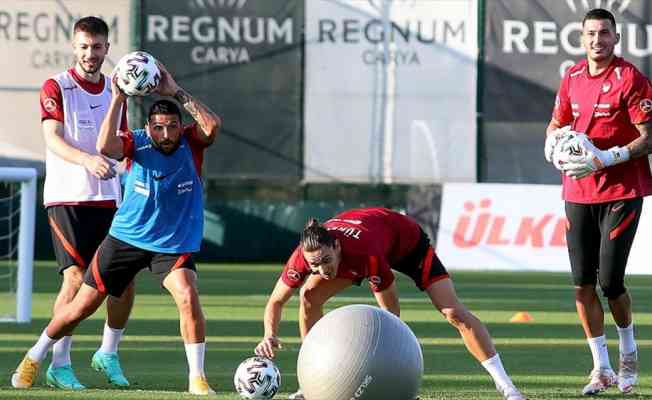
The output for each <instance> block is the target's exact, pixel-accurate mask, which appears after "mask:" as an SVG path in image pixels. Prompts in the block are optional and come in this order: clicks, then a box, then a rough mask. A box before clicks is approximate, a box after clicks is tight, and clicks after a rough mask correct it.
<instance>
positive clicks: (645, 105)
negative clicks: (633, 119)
mask: <svg viewBox="0 0 652 400" xmlns="http://www.w3.org/2000/svg"><path fill="white" fill-rule="evenodd" d="M638 106H639V108H640V109H641V111H643V112H644V113H649V112H650V111H652V99H643V100H641V101H640V103H638Z"/></svg>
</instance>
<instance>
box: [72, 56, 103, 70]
mask: <svg viewBox="0 0 652 400" xmlns="http://www.w3.org/2000/svg"><path fill="white" fill-rule="evenodd" d="M103 63H104V59H100V58H98V59H97V61H95V63H94V64H93V65H88V64H86V63H85V62H84V61H81V60H80V61H77V64H79V67H80V68H81V69H82V71H84V72H86V73H87V74H94V73H96V72H97V71H99V70H100V69H101V68H102V64H103Z"/></svg>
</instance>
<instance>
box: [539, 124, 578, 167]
mask: <svg viewBox="0 0 652 400" xmlns="http://www.w3.org/2000/svg"><path fill="white" fill-rule="evenodd" d="M572 132H573V131H571V127H570V125H566V126H564V127H562V128H557V129H555V130H554V131H552V133H551V134H549V135H548V136H546V144H545V145H544V148H543V153H544V155H545V157H546V161H548V162H552V160H553V154H554V153H555V148H556V147H557V146H559V144H560V142H563V141H564V140H565V139H568V137H569V135H570V133H572Z"/></svg>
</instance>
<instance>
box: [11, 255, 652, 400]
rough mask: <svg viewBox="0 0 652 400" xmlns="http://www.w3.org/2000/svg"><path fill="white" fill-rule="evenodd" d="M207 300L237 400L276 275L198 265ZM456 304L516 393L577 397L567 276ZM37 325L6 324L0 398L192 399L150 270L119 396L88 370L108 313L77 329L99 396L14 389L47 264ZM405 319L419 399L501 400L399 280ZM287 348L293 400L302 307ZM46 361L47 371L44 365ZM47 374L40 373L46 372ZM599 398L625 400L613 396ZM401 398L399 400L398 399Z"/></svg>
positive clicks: (354, 295) (468, 283)
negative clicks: (486, 341)
mask: <svg viewBox="0 0 652 400" xmlns="http://www.w3.org/2000/svg"><path fill="white" fill-rule="evenodd" d="M198 269H199V271H200V285H199V286H200V292H201V299H202V304H203V307H204V312H205V314H206V317H207V334H208V337H207V343H208V352H207V355H206V372H207V375H208V377H209V381H210V382H211V384H212V385H213V386H214V387H215V389H216V390H217V391H218V393H219V398H221V399H233V400H235V399H238V398H239V397H238V396H237V395H236V394H235V393H234V390H233V383H232V378H233V372H234V371H235V368H236V367H237V365H238V363H239V362H240V361H241V360H243V359H244V358H246V357H248V356H250V355H251V354H252V352H253V348H254V346H255V344H256V343H257V342H258V340H260V335H262V322H261V320H262V314H263V308H264V305H265V301H266V296H267V294H268V293H269V291H270V290H271V288H272V287H273V285H274V283H275V281H276V278H277V277H278V273H279V270H280V265H250V264H200V265H199V266H198ZM452 276H453V279H454V282H455V286H456V289H457V292H458V295H459V296H460V298H461V299H462V300H463V302H464V303H465V304H466V306H467V307H468V308H469V309H471V310H472V311H473V312H474V313H475V314H476V315H477V316H478V317H479V318H480V319H481V320H482V321H483V322H484V323H485V324H486V325H487V326H488V328H489V330H490V332H491V334H492V336H493V338H494V341H495V344H496V347H497V348H498V351H499V352H500V354H501V358H502V359H503V362H504V364H505V366H506V367H507V369H508V371H509V372H510V373H511V375H512V378H513V379H514V381H515V383H516V384H517V385H518V386H519V387H520V388H522V389H523V391H524V392H526V393H527V395H528V397H529V398H530V399H578V398H581V397H582V396H580V389H581V387H582V386H583V385H584V384H585V383H586V379H587V375H588V372H589V370H590V368H591V358H590V354H589V351H588V346H587V345H586V341H585V340H584V338H583V334H582V331H581V328H580V326H579V324H578V322H577V317H576V314H575V306H574V298H573V291H572V287H571V285H570V278H569V276H568V275H567V274H556V273H540V272H538V273H535V272H528V273H525V272H520V273H514V272H500V273H493V272H491V273H489V272H455V271H453V272H452ZM34 277H35V282H34V283H35V285H34V299H33V306H34V315H33V321H32V323H31V324H27V325H17V324H8V323H2V324H0V374H1V375H0V398H2V399H110V400H114V399H178V398H194V396H190V395H187V394H185V393H184V392H185V391H186V390H187V387H186V386H187V379H186V378H187V377H186V373H187V371H186V361H185V353H184V349H183V344H182V341H181V338H180V337H179V333H178V332H179V326H178V318H177V311H176V308H175V306H174V304H173V302H172V299H171V297H170V296H169V295H168V294H167V293H166V292H165V291H163V290H162V289H161V288H160V287H159V285H158V281H157V280H156V279H155V278H154V277H153V276H152V275H150V274H149V273H148V272H143V273H141V274H140V275H139V276H138V277H137V285H136V287H137V289H136V290H137V297H136V305H135V307H134V311H133V314H132V317H131V320H130V322H129V326H128V328H127V331H126V335H125V337H124V339H123V341H122V344H121V346H120V354H121V359H122V364H123V367H124V369H125V372H126V375H127V377H128V378H129V379H130V380H131V382H132V387H131V388H130V389H128V390H115V389H113V388H111V387H109V385H108V384H107V383H106V382H105V381H104V380H103V378H102V376H100V375H98V374H97V373H96V372H94V371H93V370H91V368H90V358H91V356H92V354H93V352H94V351H95V350H96V348H97V346H98V345H99V342H100V338H101V330H102V326H103V320H104V317H105V312H104V310H103V309H101V310H99V311H98V312H97V313H96V314H95V315H94V316H93V317H91V318H90V319H89V320H88V321H85V322H84V323H82V324H81V325H80V326H79V328H78V329H77V332H76V336H75V339H74V345H73V356H72V357H73V366H74V367H75V370H76V372H77V375H78V377H79V379H80V380H81V381H82V382H83V383H84V384H86V385H87V386H88V387H90V388H92V389H90V390H86V391H84V392H79V393H71V392H64V391H55V390H52V389H49V388H47V387H46V386H45V379H44V373H43V371H42V372H41V374H40V375H39V378H38V380H37V383H36V385H35V388H33V389H30V390H25V391H17V390H14V389H12V388H11V387H10V386H9V377H10V375H11V372H12V370H13V369H14V368H15V367H16V365H17V364H18V363H19V362H20V359H21V358H22V357H23V355H24V353H25V351H26V350H27V349H28V348H29V347H30V346H31V345H32V344H33V342H34V341H35V340H36V338H37V336H38V335H39V334H40V332H41V331H42V330H43V328H44V327H45V325H46V324H47V321H48V320H49V317H50V309H51V306H52V303H53V300H54V296H55V293H56V291H57V290H58V285H59V278H58V276H57V274H56V268H55V267H54V264H53V263H51V262H39V263H37V267H36V270H35V273H34ZM398 278H399V281H398V283H399V290H400V293H401V299H402V302H401V305H402V318H403V319H404V320H405V321H406V322H407V323H408V324H409V325H410V327H411V328H412V329H413V330H414V332H415V334H416V335H417V337H418V338H419V339H420V341H421V344H422V346H423V352H424V363H425V374H424V377H423V383H422V387H421V391H420V397H421V399H423V400H434V399H494V400H495V399H499V398H500V397H499V396H498V394H497V392H496V391H495V389H494V387H493V384H492V382H491V380H490V378H489V376H488V375H487V374H486V372H485V371H484V369H483V368H482V367H481V366H480V365H479V364H478V363H477V362H476V361H475V360H474V359H473V358H472V357H471V356H470V355H469V353H468V352H467V351H466V349H465V347H464V345H463V343H462V341H461V339H460V338H459V335H458V334H457V331H456V330H455V329H453V328H452V327H450V326H449V325H448V323H446V322H445V321H444V320H443V318H442V317H441V316H440V315H439V314H438V313H437V312H436V311H435V310H434V308H433V307H432V305H431V304H430V302H429V300H428V299H427V298H426V297H425V296H424V295H423V294H422V293H420V292H418V291H417V290H416V289H414V288H413V286H412V284H411V282H409V281H408V280H407V279H405V278H404V277H402V276H399V277H398ZM628 284H629V288H630V291H631V293H632V297H633V299H634V309H635V320H636V324H637V337H638V343H639V352H640V356H641V360H642V365H641V368H642V376H641V384H640V386H639V388H638V389H637V394H636V395H634V396H628V398H637V399H642V398H651V399H652V378H650V376H649V374H648V373H647V371H649V370H650V368H651V367H652V361H651V358H652V352H651V351H650V349H651V348H652V329H651V328H652V327H651V325H652V308H651V304H652V302H651V300H652V297H651V295H650V288H651V287H652V277H648V276H632V277H629V278H628ZM350 303H368V304H373V297H372V296H371V294H370V292H369V289H368V288H366V287H365V285H363V286H362V287H360V288H352V289H349V290H347V291H346V292H344V293H343V294H342V295H341V296H339V297H338V298H336V299H334V300H333V301H331V302H330V303H329V304H328V309H330V308H333V307H338V306H341V305H344V304H350ZM517 311H528V312H529V313H530V314H531V315H532V316H533V317H534V321H533V322H531V323H527V324H512V323H509V322H508V321H509V318H510V317H511V316H512V315H513V314H514V313H516V312H517ZM281 336H282V339H283V340H284V344H285V346H284V349H283V351H281V352H280V354H279V356H278V360H277V364H278V366H279V368H280V369H281V372H282V374H283V384H282V388H281V390H282V392H281V393H279V394H278V395H277V397H276V398H279V399H283V398H287V395H288V394H289V393H290V392H292V391H294V390H295V389H296V388H297V382H296V358H297V354H298V351H299V347H300V341H299V339H298V325H297V300H296V297H295V298H294V299H293V300H291V302H290V304H288V306H287V307H286V309H285V313H284V322H283V323H282V327H281ZM607 336H608V339H609V347H610V353H611V359H612V363H613V364H614V366H615V365H616V362H617V361H616V357H617V346H618V344H617V335H616V331H615V327H614V325H613V322H612V320H611V318H607ZM46 362H49V361H46ZM44 369H45V368H43V370H44ZM601 397H603V398H610V399H611V398H621V397H622V398H624V396H621V395H620V394H619V393H618V392H617V390H611V391H609V392H607V393H605V394H604V395H602V396H601ZM392 400H403V399H392Z"/></svg>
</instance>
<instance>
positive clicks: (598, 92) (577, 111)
mask: <svg viewBox="0 0 652 400" xmlns="http://www.w3.org/2000/svg"><path fill="white" fill-rule="evenodd" d="M588 69H589V68H588V62H587V61H586V60H583V61H581V62H579V63H578V64H576V65H574V66H573V67H571V68H569V69H568V71H567V72H566V75H565V76H564V79H563V80H562V81H561V85H560V87H559V92H558V93H557V98H556V100H555V108H554V111H553V117H554V118H555V119H556V120H557V121H558V122H559V123H560V124H561V126H565V125H569V124H570V125H571V126H572V128H573V130H575V131H577V132H583V133H586V135H587V136H588V137H589V138H590V139H591V140H592V141H593V144H594V145H595V146H596V147H597V148H599V149H601V150H606V149H609V148H611V147H613V146H625V145H626V144H628V143H630V142H631V141H632V140H634V139H636V138H638V137H639V136H640V133H639V131H638V130H637V129H636V127H635V126H634V125H635V124H641V123H644V122H647V121H649V120H651V119H652V85H651V84H650V81H649V80H648V79H647V78H646V77H645V76H644V75H643V74H641V73H640V72H639V71H638V70H637V69H636V67H634V66H633V65H632V64H630V63H628V62H627V61H625V60H623V59H622V58H620V57H615V58H614V60H613V61H612V62H611V64H610V65H609V67H608V68H607V69H606V70H605V71H603V72H602V73H600V74H598V75H596V76H591V75H589V71H588ZM562 182H563V198H564V200H566V201H570V202H573V203H583V204H588V203H605V202H610V201H615V200H620V199H630V198H634V197H642V196H648V195H650V194H652V175H651V174H650V166H649V163H648V159H647V157H640V158H636V159H632V160H629V161H627V162H624V163H622V164H617V165H614V166H612V167H609V168H605V169H602V170H600V171H597V172H595V173H593V174H591V175H589V176H587V177H585V178H582V179H578V180H576V179H572V178H569V177H567V176H565V175H563V174H562Z"/></svg>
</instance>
